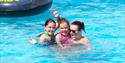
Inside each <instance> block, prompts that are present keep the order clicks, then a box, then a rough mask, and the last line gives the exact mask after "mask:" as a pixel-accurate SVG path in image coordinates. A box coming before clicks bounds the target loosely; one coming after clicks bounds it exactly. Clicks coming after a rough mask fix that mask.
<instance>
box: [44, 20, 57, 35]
mask: <svg viewBox="0 0 125 63" xmlns="http://www.w3.org/2000/svg"><path fill="white" fill-rule="evenodd" d="M45 29H46V32H47V33H48V34H49V35H53V34H54V31H55V29H56V24H55V23H53V22H51V23H48V25H46V26H45Z"/></svg>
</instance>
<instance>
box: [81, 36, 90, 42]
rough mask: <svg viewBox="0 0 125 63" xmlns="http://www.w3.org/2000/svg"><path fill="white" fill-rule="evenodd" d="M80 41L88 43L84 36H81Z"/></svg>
mask: <svg viewBox="0 0 125 63" xmlns="http://www.w3.org/2000/svg"><path fill="white" fill-rule="evenodd" d="M81 41H83V42H89V40H88V38H87V37H85V36H83V37H82V38H81Z"/></svg>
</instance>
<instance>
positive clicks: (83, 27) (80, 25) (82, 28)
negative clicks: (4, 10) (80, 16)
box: [72, 21, 85, 32]
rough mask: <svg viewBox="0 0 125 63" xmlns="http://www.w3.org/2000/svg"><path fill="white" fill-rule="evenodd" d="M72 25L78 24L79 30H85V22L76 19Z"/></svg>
mask: <svg viewBox="0 0 125 63" xmlns="http://www.w3.org/2000/svg"><path fill="white" fill-rule="evenodd" d="M72 25H76V26H78V30H79V31H80V30H83V31H84V32H85V25H84V23H83V22H80V21H74V22H73V23H72Z"/></svg>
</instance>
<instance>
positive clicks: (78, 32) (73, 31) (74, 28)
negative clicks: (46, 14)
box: [70, 25, 80, 40]
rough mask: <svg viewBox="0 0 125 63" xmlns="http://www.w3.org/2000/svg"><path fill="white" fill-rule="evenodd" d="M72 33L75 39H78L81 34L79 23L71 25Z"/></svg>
mask: <svg viewBox="0 0 125 63" xmlns="http://www.w3.org/2000/svg"><path fill="white" fill-rule="evenodd" d="M70 34H71V38H72V39H73V40H76V39H77V37H78V36H80V31H79V30H78V26H77V25H70Z"/></svg>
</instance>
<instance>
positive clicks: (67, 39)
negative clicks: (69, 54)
mask: <svg viewBox="0 0 125 63" xmlns="http://www.w3.org/2000/svg"><path fill="white" fill-rule="evenodd" d="M58 34H59V36H60V37H61V40H60V42H61V44H62V45H64V44H69V42H70V38H71V36H70V34H68V35H63V34H62V33H61V32H59V33H58Z"/></svg>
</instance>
